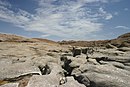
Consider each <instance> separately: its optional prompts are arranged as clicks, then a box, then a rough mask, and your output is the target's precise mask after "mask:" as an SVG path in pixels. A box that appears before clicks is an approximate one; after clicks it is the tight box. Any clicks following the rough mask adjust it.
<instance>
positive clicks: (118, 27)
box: [115, 26, 130, 29]
mask: <svg viewBox="0 0 130 87" xmlns="http://www.w3.org/2000/svg"><path fill="white" fill-rule="evenodd" d="M115 28H117V29H130V28H129V27H127V26H116V27H115Z"/></svg>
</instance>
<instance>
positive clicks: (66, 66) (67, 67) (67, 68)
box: [60, 56, 74, 76]
mask: <svg viewBox="0 0 130 87" xmlns="http://www.w3.org/2000/svg"><path fill="white" fill-rule="evenodd" d="M60 60H61V61H62V62H63V63H64V64H63V65H62V68H63V69H64V70H65V71H66V72H65V73H64V74H65V76H71V73H72V71H73V69H74V67H71V66H70V65H69V64H70V63H71V62H72V60H71V59H67V57H66V56H62V57H61V59H60Z"/></svg>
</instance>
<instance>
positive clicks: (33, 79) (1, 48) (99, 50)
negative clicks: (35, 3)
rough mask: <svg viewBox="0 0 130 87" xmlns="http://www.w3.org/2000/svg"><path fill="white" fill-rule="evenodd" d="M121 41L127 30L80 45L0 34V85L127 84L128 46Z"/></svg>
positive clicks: (89, 86) (107, 86)
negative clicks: (116, 36)
mask: <svg viewBox="0 0 130 87" xmlns="http://www.w3.org/2000/svg"><path fill="white" fill-rule="evenodd" d="M117 42H118V44H117ZM124 42H127V43H128V44H129V33H128V34H124V35H121V36H119V37H118V38H117V39H113V40H105V41H91V42H88V43H87V41H86V42H84V43H85V44H84V47H73V46H71V45H66V44H65V45H60V44H57V43H56V42H54V41H50V40H46V39H37V38H33V39H31V38H25V37H21V36H16V35H8V34H0V87H129V86H130V47H129V46H126V45H123V47H121V45H120V44H122V43H124ZM72 43H73V44H74V43H75V42H74V41H71V42H70V43H69V44H72ZM78 43H79V42H78ZM86 43H87V44H89V45H87V47H86ZM92 43H93V45H92ZM106 43H109V44H107V45H106V47H100V46H101V45H103V46H104V45H105V44H106ZM110 43H111V44H110ZM115 43H116V44H115ZM67 44H68V42H67ZM80 44H82V42H80ZM118 45H119V47H118ZM88 46H90V47H88ZM92 46H93V47H92Z"/></svg>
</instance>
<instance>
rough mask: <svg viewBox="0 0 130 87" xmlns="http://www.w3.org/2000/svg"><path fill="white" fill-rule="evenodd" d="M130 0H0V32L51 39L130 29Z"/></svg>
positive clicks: (104, 36) (101, 36)
mask: <svg viewBox="0 0 130 87" xmlns="http://www.w3.org/2000/svg"><path fill="white" fill-rule="evenodd" d="M129 4H130V0H0V32H1V33H11V34H17V35H23V36H27V37H39V38H47V39H51V40H56V41H57V40H99V39H111V38H115V37H117V36H118V35H121V34H124V33H127V32H130V5H129Z"/></svg>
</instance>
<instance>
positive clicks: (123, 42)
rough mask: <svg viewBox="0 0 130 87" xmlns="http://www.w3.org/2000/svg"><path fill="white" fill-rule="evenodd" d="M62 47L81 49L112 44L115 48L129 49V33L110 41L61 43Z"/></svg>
mask: <svg viewBox="0 0 130 87" xmlns="http://www.w3.org/2000/svg"><path fill="white" fill-rule="evenodd" d="M59 43H60V44H62V45H72V46H82V47H106V46H107V45H108V44H112V45H114V46H116V47H130V33H126V34H123V35H121V36H119V37H118V38H116V39H112V40H98V41H61V42H59Z"/></svg>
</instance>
